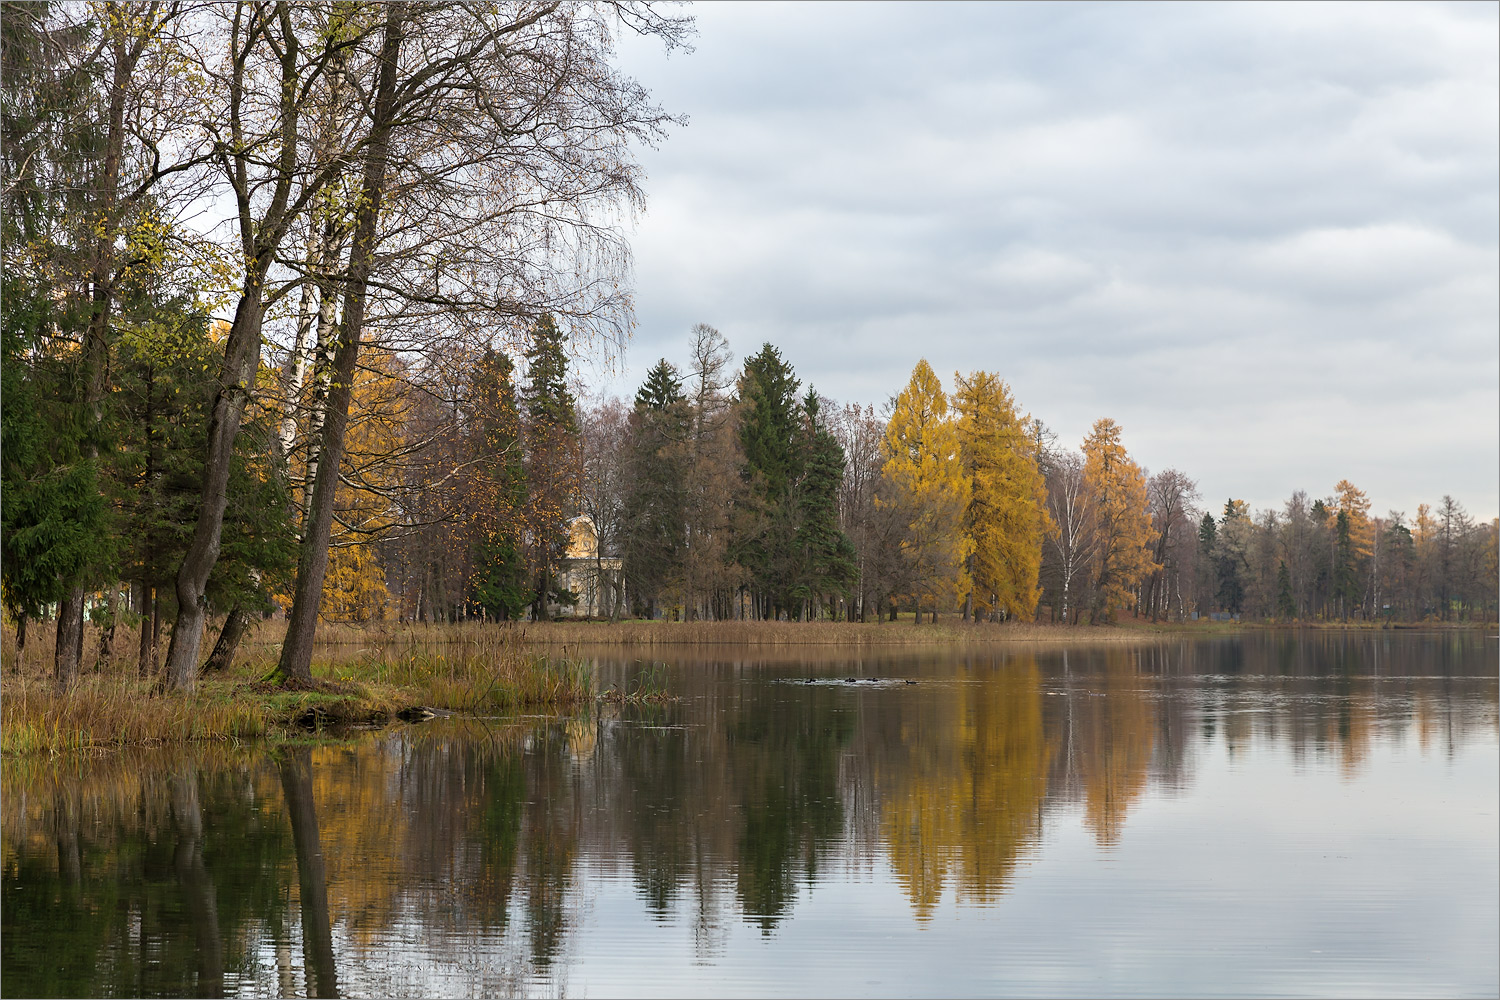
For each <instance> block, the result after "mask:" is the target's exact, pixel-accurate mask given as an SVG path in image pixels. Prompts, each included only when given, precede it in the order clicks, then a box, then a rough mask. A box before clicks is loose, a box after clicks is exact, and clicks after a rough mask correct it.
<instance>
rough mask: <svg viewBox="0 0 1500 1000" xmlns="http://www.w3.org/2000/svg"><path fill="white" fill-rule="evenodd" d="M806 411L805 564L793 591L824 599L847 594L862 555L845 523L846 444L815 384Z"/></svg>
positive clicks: (800, 522)
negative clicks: (826, 415) (822, 414)
mask: <svg viewBox="0 0 1500 1000" xmlns="http://www.w3.org/2000/svg"><path fill="white" fill-rule="evenodd" d="M802 412H803V420H802V428H801V433H800V435H799V438H800V442H799V447H798V450H799V451H800V452H801V454H802V477H801V480H800V481H799V483H798V488H797V490H796V499H797V521H796V524H797V540H796V547H797V555H798V557H799V562H800V564H801V565H800V572H799V581H798V584H797V587H796V589H795V591H794V593H793V595H792V596H793V597H799V598H801V599H803V600H806V601H809V602H818V601H820V600H822V599H831V598H833V597H835V596H845V595H847V593H848V590H849V586H850V584H852V583H853V582H854V578H855V573H856V563H857V560H858V556H857V554H856V553H855V551H854V545H853V544H852V543H851V542H850V541H849V539H848V537H847V536H846V535H845V534H844V532H843V530H842V529H840V528H839V510H838V506H839V487H840V486H841V485H842V484H843V481H844V449H843V446H842V445H840V444H839V442H838V439H837V438H835V437H834V436H833V434H832V433H830V432H829V430H828V428H827V427H825V426H824V425H823V424H822V423H821V422H820V420H819V414H818V397H817V394H816V393H815V392H813V391H812V390H811V389H809V390H808V392H807V397H806V398H805V399H804V400H803V401H802ZM832 610H833V609H830V612H831V611H832ZM830 617H832V615H831V614H830Z"/></svg>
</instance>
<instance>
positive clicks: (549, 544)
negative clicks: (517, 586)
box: [522, 314, 583, 619]
mask: <svg viewBox="0 0 1500 1000" xmlns="http://www.w3.org/2000/svg"><path fill="white" fill-rule="evenodd" d="M566 345H567V338H566V337H565V336H564V334H563V333H562V331H561V330H559V329H558V327H557V323H556V321H555V320H554V319H553V318H552V316H551V315H550V314H546V315H543V316H542V317H541V318H540V319H538V320H537V321H536V323H535V324H534V325H533V326H532V330H531V346H530V347H529V348H528V350H527V351H526V386H525V388H524V390H523V392H522V402H523V403H524V404H525V408H526V424H525V428H524V440H525V442H526V488H527V489H526V519H525V520H526V527H527V529H528V537H529V539H530V544H529V545H528V546H527V547H526V556H527V560H526V561H527V569H528V572H529V574H530V586H531V591H532V617H533V618H534V619H545V618H547V617H549V616H550V610H549V609H550V606H551V605H552V603H553V602H558V603H571V602H572V601H574V600H575V599H576V598H575V596H574V595H573V594H570V593H566V592H563V591H559V590H558V589H557V588H556V587H555V586H554V577H555V569H556V566H557V562H558V560H559V559H561V558H562V557H563V555H564V554H565V553H566V551H567V546H568V522H569V520H570V519H571V518H572V516H573V514H574V513H575V512H576V511H577V509H578V491H579V489H580V488H581V486H582V480H583V453H582V450H581V448H580V446H579V441H578V415H577V413H576V412H575V409H576V407H577V401H576V400H575V399H574V398H573V393H572V391H571V390H570V389H569V388H568V354H567V346H566Z"/></svg>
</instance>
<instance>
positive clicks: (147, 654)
mask: <svg viewBox="0 0 1500 1000" xmlns="http://www.w3.org/2000/svg"><path fill="white" fill-rule="evenodd" d="M140 588H141V637H140V642H139V644H138V646H137V653H136V661H135V669H136V674H137V675H138V676H139V677H140V678H141V679H142V680H144V679H145V678H147V677H150V676H151V672H152V661H154V660H155V659H156V655H155V651H154V649H153V648H152V639H151V637H152V635H153V633H154V631H155V630H154V629H153V628H152V620H153V619H154V618H155V617H156V614H155V612H156V601H155V600H154V599H153V597H152V589H153V588H151V587H150V586H148V585H147V584H146V583H145V582H142V583H141V585H140Z"/></svg>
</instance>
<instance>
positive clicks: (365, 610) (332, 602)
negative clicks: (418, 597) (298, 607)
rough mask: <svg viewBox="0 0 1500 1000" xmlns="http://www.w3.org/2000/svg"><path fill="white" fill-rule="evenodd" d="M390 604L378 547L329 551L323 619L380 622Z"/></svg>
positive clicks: (322, 608) (343, 546)
mask: <svg viewBox="0 0 1500 1000" xmlns="http://www.w3.org/2000/svg"><path fill="white" fill-rule="evenodd" d="M389 601H390V593H389V592H388V591H387V590H386V586H385V570H384V569H383V568H382V567H381V565H380V557H379V555H378V554H377V553H376V551H375V546H373V545H371V544H369V543H360V544H355V545H340V546H337V547H335V548H332V549H330V550H329V552H328V572H327V574H326V575H325V576H324V577H323V603H322V605H321V606H320V610H319V612H318V616H319V617H320V618H322V619H323V620H325V621H338V622H366V621H371V620H376V621H379V620H381V619H383V618H384V617H385V609H386V606H387V604H388V603H389Z"/></svg>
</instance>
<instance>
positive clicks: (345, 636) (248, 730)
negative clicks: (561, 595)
mask: <svg viewBox="0 0 1500 1000" xmlns="http://www.w3.org/2000/svg"><path fill="white" fill-rule="evenodd" d="M52 632H53V630H52V629H50V628H49V629H45V630H42V629H35V628H33V629H32V630H31V635H29V636H28V637H27V638H28V641H27V644H26V648H25V649H24V650H19V649H17V647H16V636H15V630H14V627H13V626H11V625H9V624H6V625H4V627H0V753H3V754H5V755H6V756H13V755H26V754H36V753H51V754H56V753H63V752H69V751H79V750H90V749H99V748H115V747H123V746H140V745H152V744H159V743H171V742H183V741H213V740H236V739H250V738H256V737H262V736H267V735H276V734H278V733H280V732H284V731H287V730H289V729H290V728H291V727H295V726H298V725H305V724H319V725H321V724H330V725H338V724H341V723H354V722H378V721H382V720H387V719H389V718H391V717H392V716H394V715H396V714H398V713H399V712H401V711H402V710H403V709H407V708H416V707H426V708H434V709H443V710H448V711H454V712H484V713H494V714H504V713H508V712H517V711H522V710H541V711H550V712H565V711H570V710H573V709H574V708H576V707H577V706H579V705H581V704H583V703H585V702H587V701H588V700H589V699H590V698H591V697H592V694H593V671H592V667H591V666H590V665H589V664H588V663H586V662H585V661H583V660H579V659H576V658H572V659H570V658H568V657H567V656H566V655H561V654H553V653H547V652H542V651H539V650H536V649H532V648H529V647H527V646H526V645H525V644H524V643H523V642H522V641H521V636H520V634H519V632H518V631H517V630H514V629H503V628H498V627H495V626H489V627H480V626H474V627H470V628H464V627H454V628H427V629H407V630H388V631H386V630H378V629H368V630H367V629H357V628H353V627H350V626H337V625H335V626H327V627H324V628H320V630H319V636H318V639H319V642H318V644H317V646H316V647H315V650H314V660H313V676H314V680H315V684H314V685H313V687H312V688H311V689H310V690H285V689H282V688H279V687H275V686H273V685H271V684H268V683H266V677H267V675H268V674H269V673H270V671H271V670H272V668H274V667H275V665H276V661H277V657H278V656H279V654H280V646H281V639H282V636H283V635H284V632H285V625H284V624H283V623H279V622H264V623H261V624H260V625H259V626H258V627H257V628H254V629H253V630H252V631H251V632H250V634H248V635H247V636H246V637H245V640H244V641H243V642H242V643H241V647H240V650H239V655H238V656H237V657H236V659H235V663H234V665H233V667H231V668H230V669H229V670H228V671H226V672H224V673H222V674H213V675H208V676H205V677H202V678H200V679H199V681H198V684H197V686H196V689H195V690H194V691H193V692H192V693H190V694H178V693H173V692H167V691H164V690H163V689H162V685H161V682H160V677H159V676H158V675H157V674H156V673H150V672H148V673H150V675H149V676H147V677H141V676H140V673H139V671H138V664H137V649H138V645H137V643H138V640H139V632H138V631H137V630H136V629H134V628H125V627H119V628H117V629H116V632H115V640H114V643H113V648H112V649H111V651H110V655H108V656H101V655H99V649H100V647H99V638H100V634H99V630H98V629H97V628H95V627H93V626H90V627H88V628H87V629H86V634H85V638H84V659H83V667H82V670H81V673H80V678H79V681H78V683H77V684H76V685H75V686H74V687H73V688H71V689H70V690H68V691H66V692H64V691H59V690H58V688H57V686H56V684H55V683H54V681H53V673H52V671H53V649H54V645H53V635H52ZM213 638H214V634H213V633H210V635H209V636H207V637H206V639H205V644H204V649H205V650H206V649H208V648H209V647H210V646H211V645H212V640H213ZM163 647H165V643H163ZM163 657H164V649H163Z"/></svg>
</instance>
